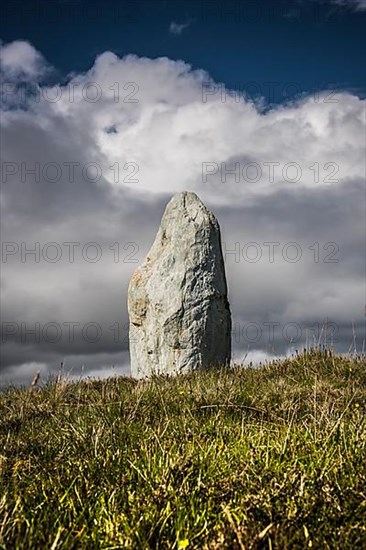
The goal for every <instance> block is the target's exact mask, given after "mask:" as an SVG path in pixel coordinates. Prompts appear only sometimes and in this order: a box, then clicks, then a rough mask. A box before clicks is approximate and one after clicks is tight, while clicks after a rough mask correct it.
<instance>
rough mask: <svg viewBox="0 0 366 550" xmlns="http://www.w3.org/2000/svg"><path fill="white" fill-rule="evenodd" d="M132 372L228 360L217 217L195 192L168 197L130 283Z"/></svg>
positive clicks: (170, 369)
mask: <svg viewBox="0 0 366 550" xmlns="http://www.w3.org/2000/svg"><path fill="white" fill-rule="evenodd" d="M128 312H129V318H130V334H129V338H130V357H131V374H132V376H134V377H136V378H142V377H145V376H151V375H152V374H154V373H156V374H160V373H165V374H174V373H178V372H185V371H188V370H191V369H198V368H209V367H212V366H214V365H218V364H220V365H225V364H228V363H229V362H230V353H231V314H230V307H229V302H228V298H227V284H226V277H225V268H224V260H223V256H222V249H221V239H220V227H219V224H218V222H217V220H216V218H215V216H214V215H213V214H212V212H210V211H209V210H208V209H207V208H206V207H205V205H204V204H203V203H202V202H201V200H200V199H199V198H198V196H197V195H196V194H195V193H191V192H186V191H185V192H183V193H178V194H177V195H175V196H174V197H173V198H172V199H171V201H170V202H169V203H168V205H167V207H166V209H165V212H164V215H163V218H162V220H161V224H160V228H159V230H158V233H157V235H156V238H155V241H154V244H153V245H152V248H151V250H150V252H149V253H148V255H147V257H146V259H145V260H144V262H143V264H142V265H141V266H139V267H138V268H137V270H136V271H135V272H134V274H133V276H132V278H131V281H130V285H129V289H128Z"/></svg>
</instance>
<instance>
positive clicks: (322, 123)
mask: <svg viewBox="0 0 366 550" xmlns="http://www.w3.org/2000/svg"><path fill="white" fill-rule="evenodd" d="M11 46H12V45H11V44H10V45H8V46H7V48H10V51H11ZM8 51H9V50H8ZM31 58H33V59H34V58H36V59H39V58H42V56H41V55H40V54H38V53H37V52H36V55H33V57H32V56H31ZM8 60H9V57H8ZM13 65H14V62H13ZM15 65H16V63H15ZM20 65H21V64H20ZM18 66H19V62H18ZM207 84H209V87H208V86H207ZM41 92H42V93H41V95H40V97H39V101H35V102H28V105H27V108H26V109H24V108H22V109H14V102H13V101H12V100H11V98H10V105H11V106H12V109H9V110H6V109H5V110H4V112H3V113H2V116H1V124H2V130H1V131H2V140H1V146H2V159H3V163H14V164H12V165H9V164H8V165H7V166H8V167H10V172H11V171H13V172H15V173H14V174H13V175H12V174H11V173H10V172H6V173H5V174H4V173H3V192H2V214H3V215H2V223H3V232H2V237H3V240H4V241H7V242H8V241H9V242H10V241H11V242H15V243H16V244H18V245H19V253H16V254H14V255H13V256H11V257H9V258H8V261H7V262H6V263H3V264H2V279H3V285H2V288H3V291H2V292H3V294H2V306H3V308H2V309H3V311H2V320H3V321H7V322H15V323H17V324H18V326H19V327H20V326H21V323H22V322H23V323H25V324H26V325H27V326H28V325H32V324H34V323H35V322H40V323H41V325H44V324H46V323H48V322H51V321H56V322H58V323H59V324H60V325H61V326H62V324H63V323H64V322H78V323H79V327H78V330H77V334H79V338H76V339H75V340H73V341H70V340H68V339H65V329H64V334H63V335H62V338H61V339H60V341H57V342H49V341H45V339H43V340H42V339H41V342H40V343H37V342H34V341H32V338H31V337H29V338H28V343H27V345H21V344H19V343H16V342H15V343H14V341H13V340H11V341H9V342H8V343H7V344H6V345H5V346H4V352H3V357H4V365H7V366H8V367H9V369H14V373H15V372H17V367H16V365H25V364H29V362H30V361H34V362H37V363H40V364H42V365H45V364H47V365H51V366H52V365H54V366H55V367H54V368H57V367H58V365H59V364H60V360H63V359H64V358H66V362H68V364H69V365H71V366H75V367H78V368H79V367H80V365H81V364H84V363H85V364H86V365H87V368H88V369H89V371H93V373H94V370H95V369H97V368H98V365H104V366H105V367H106V368H107V367H108V366H109V365H112V364H116V365H125V364H126V358H125V357H123V350H124V353H126V349H127V329H126V323H127V311H126V291H127V285H128V281H129V278H130V276H131V274H132V271H133V269H134V268H135V267H136V264H135V263H129V257H130V256H129V254H131V253H133V257H134V259H137V260H139V261H141V260H142V259H143V258H144V256H145V254H146V253H147V251H148V249H149V247H150V245H151V243H152V240H153V237H154V234H155V232H156V230H157V227H158V224H159V221H160V217H161V214H162V211H163V208H164V205H165V204H166V202H167V200H168V198H169V197H170V196H171V195H172V194H173V193H174V192H176V191H180V190H183V189H191V190H194V191H196V192H197V193H198V195H199V196H200V197H201V198H202V200H204V201H205V202H206V203H207V204H208V206H210V207H211V208H212V209H213V210H214V212H215V213H216V214H217V216H218V219H219V222H220V224H221V228H222V238H223V241H224V242H225V246H226V248H227V249H229V250H234V251H235V250H238V252H234V256H233V254H231V255H230V254H229V255H228V256H227V258H226V266H227V267H226V269H227V274H228V280H229V292H230V295H229V297H230V302H231V307H232V312H233V317H234V321H236V322H239V323H241V327H243V324H245V323H248V322H255V323H258V324H259V327H260V328H261V329H263V334H264V333H265V325H264V323H267V322H268V321H271V322H272V321H273V322H275V323H279V326H278V329H276V333H275V341H274V342H273V343H272V344H273V345H272V344H271V347H270V350H269V351H270V352H271V353H272V350H274V352H275V353H278V354H280V353H283V352H285V351H286V349H287V347H288V345H289V342H288V341H286V340H284V338H283V328H284V326H285V324H286V323H289V322H298V323H301V324H307V325H311V324H313V323H316V322H317V323H321V322H322V320H323V319H325V318H327V317H328V318H330V320H331V321H335V322H336V323H338V325H339V332H338V337H339V341H340V345H343V348H344V346H345V344H349V343H350V342H348V338H349V337H350V338H352V321H354V322H355V325H356V331H361V330H362V327H363V299H364V296H363V288H364V286H363V285H364V283H363V276H364V267H363V265H364V264H363V262H362V258H363V254H364V252H363V250H364V248H363V247H364V219H365V211H364V173H365V156H364V139H365V138H364V136H365V122H364V107H365V101H364V100H361V99H359V98H358V97H356V96H355V95H352V94H350V93H337V94H333V95H330V94H329V93H324V94H323V95H321V96H319V97H311V96H309V97H305V98H302V99H301V100H299V101H297V102H293V103H291V104H287V105H282V106H279V107H277V108H275V109H272V110H269V111H265V112H264V111H263V110H261V109H260V108H258V107H257V105H256V104H255V103H253V102H251V101H249V100H248V99H244V98H243V97H240V98H238V97H234V96H233V95H231V94H229V93H226V92H227V90H225V89H224V88H223V87H222V86H221V87H220V86H219V85H218V84H215V83H214V82H213V81H212V80H211V79H210V77H209V75H208V74H207V73H205V72H204V71H192V70H191V68H190V66H189V65H187V64H186V63H184V62H183V61H172V60H170V59H167V58H159V59H148V58H140V57H137V56H134V55H129V56H126V57H124V58H123V59H119V58H118V57H117V56H116V55H114V54H113V53H111V52H105V53H104V54H102V55H100V56H99V57H97V59H96V60H95V63H94V65H93V67H92V68H91V69H90V70H89V71H87V72H86V73H83V74H79V75H75V76H74V77H73V78H72V80H71V81H70V82H69V83H68V84H67V85H65V86H62V87H57V86H54V87H52V88H41ZM205 92H207V93H205ZM238 99H240V100H238ZM5 107H6V105H5ZM23 107H24V106H23ZM36 162H38V163H39V165H40V167H41V170H42V169H43V168H44V167H45V166H47V165H48V163H53V165H55V164H56V165H57V166H58V167H59V169H60V170H61V173H60V177H59V178H58V179H57V181H54V182H52V181H50V179H51V178H52V177H53V175H54V172H53V171H52V170H54V168H53V169H52V166H51V168H50V171H49V178H48V179H47V177H44V175H43V177H40V178H39V181H38V182H36V181H35V180H34V175H31V174H30V175H28V176H27V175H25V176H24V177H23V176H22V163H23V165H24V166H25V167H26V168H28V169H33V170H34V168H35V163H36ZM205 162H206V163H207V162H210V163H212V164H211V168H212V167H213V168H214V171H215V173H214V174H213V175H207V178H206V181H205V182H204V181H203V180H202V164H203V163H205ZM73 163H74V178H73V180H72V179H71V178H70V165H72V164H73ZM75 163H76V164H75ZM77 163H78V164H77ZM88 163H96V165H97V167H98V168H99V171H100V177H99V178H97V179H98V181H95V182H93V181H91V179H92V177H91V175H92V172H91V173H90V176H89V177H87V176H86V175H85V172H84V173H83V168H85V166H87V165H88ZM222 163H226V168H227V169H228V170H229V169H232V168H235V165H236V164H238V165H239V180H238V181H235V175H234V174H229V173H227V174H226V182H224V181H223V179H224V176H225V173H224V171H223V170H222V169H221V168H222V165H221V164H222ZM249 163H252V164H251V165H250V164H249ZM268 163H277V164H275V165H274V164H272V165H271V166H272V168H273V174H272V176H273V177H270V172H269V166H268ZM293 163H296V164H297V165H298V166H299V167H300V171H301V174H300V178H299V181H297V182H292V183H291V182H290V181H284V180H286V177H285V176H286V175H287V176H288V177H289V178H290V179H291V178H293V177H294V173H295V175H296V169H297V168H296V166H294V165H293ZM57 166H56V167H57ZM67 167H68V168H67ZM136 167H137V168H138V171H136ZM258 167H259V169H260V170H261V171H262V174H261V175H260V177H259V178H258V181H256V182H254V181H253V172H251V171H250V170H251V169H253V168H254V169H256V168H257V169H258ZM117 168H119V175H118V178H117V181H115V177H116V176H117ZM216 168H217V169H216ZM3 170H4V167H3ZM243 170H244V171H245V170H246V176H247V177H244V176H243ZM294 171H295V172H294ZM133 172H135V173H133ZM41 176H42V174H41ZM46 176H47V172H46ZM4 178H5V180H4ZM131 179H137V181H136V182H133V181H131ZM287 179H288V178H287ZM268 241H270V242H271V241H272V242H279V243H280V244H279V246H278V248H276V255H275V261H273V262H270V261H269V256H268V248H265V247H264V246H263V243H265V242H268ZM293 241H295V242H297V243H298V245H299V246H300V247H301V251H302V257H301V260H300V261H299V262H296V263H291V262H290V261H286V259H285V258H284V256H283V250H284V247H285V245H286V243H289V242H293ZM22 242H24V243H27V245H28V247H29V248H31V247H33V248H34V246H35V243H37V242H38V243H40V246H41V248H42V246H43V245H44V244H45V243H48V242H56V243H59V245H60V246H61V249H62V252H63V255H62V258H61V260H60V261H59V262H57V263H51V262H48V261H46V260H45V259H44V257H42V254H41V258H40V261H39V262H35V261H34V260H32V257H31V256H29V257H27V258H26V261H25V262H23V261H21V256H20V248H21V243H22ZM67 242H78V243H80V245H79V246H78V247H77V248H76V253H75V261H74V262H73V263H71V262H70V261H68V259H67V250H68V249H67V247H65V245H64V244H63V243H67ZM88 242H96V243H98V245H99V246H100V247H101V250H102V257H101V259H100V261H97V262H96V263H93V262H89V261H87V260H86V259H85V257H83V256H82V252H81V251H82V248H83V245H85V244H86V243H88ZM116 242H118V243H119V259H118V261H115V256H114V250H115V248H114V249H113V246H114V243H116ZM248 242H256V243H262V258H261V259H260V260H259V261H257V262H255V263H253V262H251V261H248V259H246V258H245V257H243V253H242V250H243V246H244V245H245V243H248ZM329 242H334V243H336V244H337V246H338V247H339V250H338V252H337V253H336V259H337V262H336V263H327V262H326V261H324V260H325V258H327V255H328V254H329V253H331V252H332V250H331V249H329V248H328V249H324V248H323V246H324V244H326V243H329ZM129 243H130V244H129ZM131 243H132V244H134V245H135V247H137V248H135V252H134V250H133V249H131ZM315 243H319V250H318V256H320V258H318V259H317V260H316V257H315V256H314V254H316V247H315V246H314V244H315ZM126 246H127V248H125V247H126ZM111 247H112V248H111ZM237 247H239V248H237ZM88 322H97V323H99V324H100V326H101V327H102V328H103V335H102V338H101V339H100V341H98V342H96V343H92V342H88V341H86V339H85V338H84V339H83V338H80V329H81V328H82V327H84V326H85V325H86V324H87V323H88ZM116 322H119V323H120V326H121V327H122V329H121V334H120V338H119V339H118V340H117V341H116V339H115V333H114V331H113V330H112V329H111V327H113V326H114V323H116ZM244 328H245V327H244ZM241 334H243V333H241ZM244 336H245V333H244ZM303 337H304V338H305V331H304V332H303ZM33 340H34V339H33ZM360 345H362V342H361V341H360ZM233 346H234V350H236V351H235V353H237V354H238V355H239V356H240V355H241V357H242V356H243V355H244V354H245V351H246V350H247V349H248V342H247V341H245V338H242V336H241V337H240V338H239V340H238V341H234V342H233ZM249 347H250V351H251V353H254V352H255V351H256V350H257V352H258V353H257V357H259V356H260V353H262V354H263V353H267V350H268V346H267V342H266V341H265V340H264V339H262V340H260V341H258V342H254V343H250V346H249ZM347 347H348V345H347ZM258 354H259V355H258ZM68 357H69V358H70V357H72V358H73V359H72V362H71V363H70V360H68V359H67V358H68ZM78 357H79V359H77V358H78ZM9 369H8V370H9ZM29 369H30V367H29ZM23 371H24V369H23V367H22V368H20V369H19V372H21V373H23Z"/></svg>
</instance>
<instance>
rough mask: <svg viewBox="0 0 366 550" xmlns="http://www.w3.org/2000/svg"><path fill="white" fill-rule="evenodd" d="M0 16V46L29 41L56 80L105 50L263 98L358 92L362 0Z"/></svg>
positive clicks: (156, 5) (24, 9) (61, 8)
mask: <svg viewBox="0 0 366 550" xmlns="http://www.w3.org/2000/svg"><path fill="white" fill-rule="evenodd" d="M363 8H365V9H363ZM2 11H3V17H2V24H1V32H0V36H1V38H2V40H3V41H4V42H10V41H12V40H15V39H20V38H21V39H24V40H27V41H29V42H31V43H32V44H33V46H34V47H35V48H36V49H37V50H39V51H41V52H42V53H43V55H44V57H45V58H46V59H47V61H48V62H49V63H50V64H51V65H52V66H54V67H55V69H56V70H58V71H59V73H58V74H57V77H58V78H60V76H61V75H63V76H64V75H66V74H67V73H69V72H71V71H76V72H79V71H85V70H86V69H88V68H90V67H91V66H92V64H93V62H94V59H95V57H96V55H97V54H99V53H101V52H103V51H107V50H111V51H113V52H115V53H116V54H118V55H119V56H120V57H122V56H124V55H126V54H129V53H133V54H136V55H138V56H147V57H152V58H155V57H160V56H167V57H169V58H170V59H173V60H178V59H182V60H184V61H185V62H186V63H189V64H191V65H192V67H193V68H203V69H205V70H206V71H208V72H209V74H210V75H211V76H212V78H213V79H214V80H216V81H217V82H223V83H225V85H226V86H227V87H229V88H234V89H241V90H247V91H248V93H249V94H251V95H257V94H258V93H260V94H262V95H263V96H264V97H265V98H266V100H267V101H269V102H272V101H276V102H281V101H285V100H287V99H289V97H293V96H294V95H297V94H298V93H301V92H309V91H312V90H314V89H318V88H320V89H325V88H329V89H337V90H338V89H351V90H354V91H355V92H356V93H358V94H360V95H364V93H365V71H364V62H365V38H366V36H365V28H366V25H365V22H366V5H364V2H363V0H344V1H342V0H332V1H322V0H290V1H289V0H261V1H258V0H240V1H239V0H237V1H232V0H228V1H225V2H221V1H218V0H196V1H190V0H187V1H173V2H169V1H166V0H145V1H141V0H136V1H132V0H131V1H128V2H124V1H122V2H118V1H115V0H105V1H104V2H96V1H87V0H59V1H55V0H52V1H48V0H38V1H32V0H26V1H25V2H24V1H22V2H18V1H10V2H4V4H3V8H2ZM170 29H171V30H170ZM174 30H175V31H176V32H174ZM172 31H173V32H172ZM179 31H180V32H179Z"/></svg>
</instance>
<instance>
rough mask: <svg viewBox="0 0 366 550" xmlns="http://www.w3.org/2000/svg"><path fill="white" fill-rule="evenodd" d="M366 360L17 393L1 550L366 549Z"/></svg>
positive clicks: (5, 407)
mask: <svg viewBox="0 0 366 550" xmlns="http://www.w3.org/2000/svg"><path fill="white" fill-rule="evenodd" d="M365 397H366V364H365V359H364V358H362V357H358V358H355V357H353V358H352V357H348V358H344V357H339V356H336V355H334V354H332V353H331V352H329V351H325V350H323V351H321V350H313V351H311V352H307V353H303V354H301V355H297V356H295V357H293V358H291V359H287V360H282V361H278V362H275V363H271V364H268V365H263V366H261V367H260V368H243V367H241V368H240V367H237V368H234V369H230V370H225V369H215V370H211V371H206V372H195V373H191V374H188V375H182V376H178V377H175V378H168V377H155V378H153V379H151V380H148V381H139V382H137V381H135V380H133V379H130V378H110V379H108V380H99V381H98V380H95V381H92V380H89V381H88V380H86V381H80V382H67V381H65V380H50V381H48V382H47V383H46V384H44V385H43V386H42V387H41V388H40V389H38V390H37V389H36V388H35V389H33V391H28V390H26V389H16V388H8V389H7V390H6V391H5V392H4V393H3V394H1V396H0V455H1V457H0V483H1V488H0V548H3V549H5V548H6V549H15V548H29V549H32V550H33V549H36V550H38V549H47V548H50V549H53V550H56V549H61V548H62V549H66V548H67V549H69V548H87V549H88V550H89V549H94V548H95V549H99V548H111V549H112V548H132V549H139V548H175V549H178V548H207V549H209V548H212V549H223V548H233V549H235V548H239V549H243V548H245V549H250V548H279V549H281V550H282V549H286V548H291V549H292V548H329V549H332V550H333V549H334V548H340V549H342V550H343V549H347V548H349V549H352V550H354V549H356V548H357V549H358V548H366V521H365V518H366V420H365V418H366V417H365V411H366V399H365Z"/></svg>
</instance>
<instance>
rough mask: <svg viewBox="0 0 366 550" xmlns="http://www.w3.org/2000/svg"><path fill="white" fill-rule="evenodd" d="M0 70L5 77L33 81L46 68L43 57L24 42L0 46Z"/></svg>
mask: <svg viewBox="0 0 366 550" xmlns="http://www.w3.org/2000/svg"><path fill="white" fill-rule="evenodd" d="M0 64H1V69H2V71H3V72H4V73H5V75H6V76H9V77H22V78H30V79H35V78H39V77H40V76H42V75H43V74H44V72H45V70H46V68H47V65H46V62H45V60H44V58H43V56H42V55H41V54H40V53H39V52H37V50H36V49H35V48H34V47H33V46H32V45H31V44H30V43H29V42H26V41H25V40H15V41H14V42H10V43H9V44H5V45H2V46H0Z"/></svg>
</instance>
